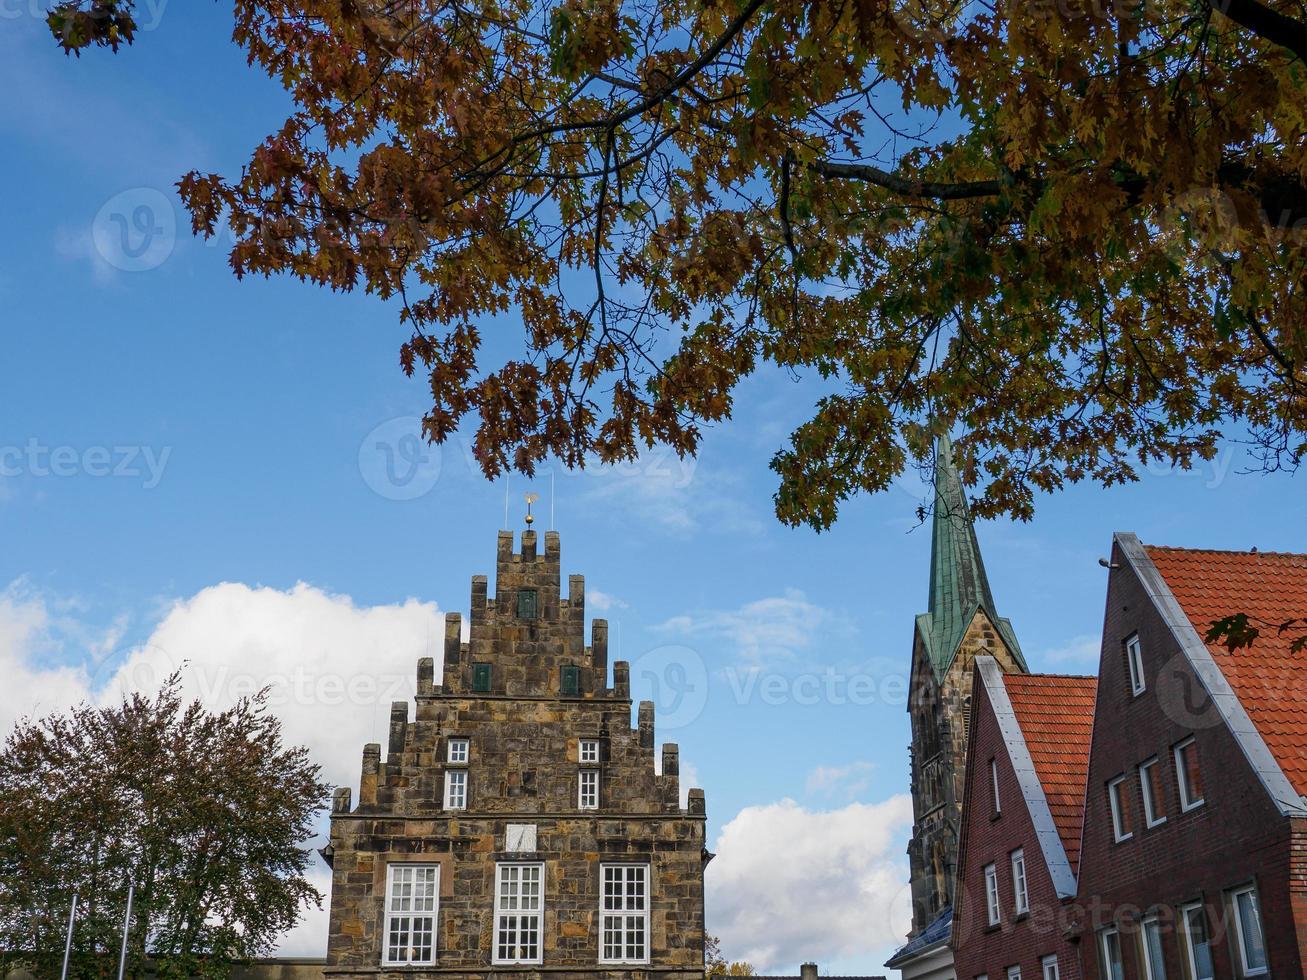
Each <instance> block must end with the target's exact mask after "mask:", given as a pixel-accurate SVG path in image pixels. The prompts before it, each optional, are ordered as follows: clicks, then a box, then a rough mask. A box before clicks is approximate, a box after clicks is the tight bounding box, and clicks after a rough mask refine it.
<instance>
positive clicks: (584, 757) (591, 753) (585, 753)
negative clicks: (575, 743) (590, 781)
mask: <svg viewBox="0 0 1307 980" xmlns="http://www.w3.org/2000/svg"><path fill="white" fill-rule="evenodd" d="M577 759H578V761H580V762H581V764H582V765H586V764H589V765H598V764H599V739H597V738H583V739H581V744H580V746H579V747H578V748H577Z"/></svg>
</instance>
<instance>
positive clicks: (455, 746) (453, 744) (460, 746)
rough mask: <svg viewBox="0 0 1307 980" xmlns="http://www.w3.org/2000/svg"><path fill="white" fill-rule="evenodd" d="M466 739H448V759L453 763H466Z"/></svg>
mask: <svg viewBox="0 0 1307 980" xmlns="http://www.w3.org/2000/svg"><path fill="white" fill-rule="evenodd" d="M467 745H468V743H467V739H465V738H451V739H450V740H449V754H448V756H447V758H448V760H449V761H450V762H452V763H454V765H467Z"/></svg>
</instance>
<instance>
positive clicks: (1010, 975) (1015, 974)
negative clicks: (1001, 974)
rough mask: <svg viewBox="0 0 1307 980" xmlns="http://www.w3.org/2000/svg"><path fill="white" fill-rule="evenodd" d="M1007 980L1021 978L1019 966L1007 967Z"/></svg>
mask: <svg viewBox="0 0 1307 980" xmlns="http://www.w3.org/2000/svg"><path fill="white" fill-rule="evenodd" d="M1007 980H1021V967H1019V966H1009V967H1008V968H1007Z"/></svg>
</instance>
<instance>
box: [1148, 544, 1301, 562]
mask: <svg viewBox="0 0 1307 980" xmlns="http://www.w3.org/2000/svg"><path fill="white" fill-rule="evenodd" d="M1144 550H1145V551H1167V552H1177V553H1181V554H1191V555H1241V556H1243V557H1246V558H1253V557H1263V558H1303V559H1307V553H1304V552H1301V551H1262V550H1261V549H1260V548H1256V549H1254V548H1244V549H1242V550H1238V549H1235V548H1185V547H1182V546H1181V545H1175V544H1145V545H1144Z"/></svg>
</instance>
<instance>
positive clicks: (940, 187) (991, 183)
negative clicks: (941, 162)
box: [812, 160, 1003, 201]
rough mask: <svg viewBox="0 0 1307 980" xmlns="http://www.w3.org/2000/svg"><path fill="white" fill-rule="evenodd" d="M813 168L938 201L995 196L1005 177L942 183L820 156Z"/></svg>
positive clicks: (844, 178)
mask: <svg viewBox="0 0 1307 980" xmlns="http://www.w3.org/2000/svg"><path fill="white" fill-rule="evenodd" d="M812 169H813V171H814V172H816V173H818V174H820V175H821V176H823V177H830V178H833V179H836V180H865V181H867V183H869V184H875V185H876V186H877V187H884V188H885V189H886V190H889V191H893V192H894V193H895V194H902V195H903V196H904V197H924V198H932V199H934V200H937V201H959V200H965V199H967V198H973V197H993V196H994V195H996V194H999V193H1001V192H1002V190H1003V183H1002V181H998V180H973V181H968V182H966V183H962V184H941V183H937V182H935V181H929V180H912V179H909V178H907V177H901V176H899V175H898V174H894V173H890V172H889V171H888V170H881V169H880V168H879V167H873V166H871V165H870V164H867V163H834V162H832V161H829V160H818V161H816V162H815V163H813V164H812Z"/></svg>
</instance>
